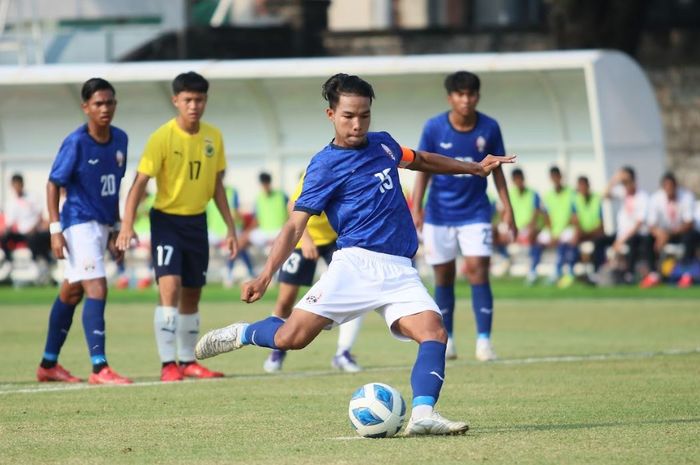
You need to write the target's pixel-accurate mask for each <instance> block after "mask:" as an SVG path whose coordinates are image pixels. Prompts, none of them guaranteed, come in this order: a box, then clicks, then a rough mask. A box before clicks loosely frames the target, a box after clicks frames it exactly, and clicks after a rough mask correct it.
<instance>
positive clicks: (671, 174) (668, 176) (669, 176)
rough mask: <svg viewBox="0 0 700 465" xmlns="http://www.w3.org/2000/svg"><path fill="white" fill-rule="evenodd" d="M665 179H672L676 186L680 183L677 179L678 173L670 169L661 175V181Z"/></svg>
mask: <svg viewBox="0 0 700 465" xmlns="http://www.w3.org/2000/svg"><path fill="white" fill-rule="evenodd" d="M664 181H671V182H672V183H673V185H674V186H677V185H678V181H677V180H676V175H675V174H673V173H672V172H670V171H666V172H665V173H664V175H663V176H661V182H664Z"/></svg>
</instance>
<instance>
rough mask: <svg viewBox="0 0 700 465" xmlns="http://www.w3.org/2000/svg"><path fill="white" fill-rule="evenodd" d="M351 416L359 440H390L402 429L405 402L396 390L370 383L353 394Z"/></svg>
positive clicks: (349, 411) (349, 410) (349, 409)
mask: <svg viewBox="0 0 700 465" xmlns="http://www.w3.org/2000/svg"><path fill="white" fill-rule="evenodd" d="M348 414H349V415H350V422H351V423H352V426H353V427H354V428H355V431H357V434H359V435H360V436H363V437H365V438H390V437H391V436H393V435H395V434H396V433H398V432H399V430H401V427H402V426H403V420H404V417H405V416H406V402H404V400H403V397H401V393H400V392H399V391H397V390H396V389H394V388H393V387H391V386H389V385H387V384H383V383H369V384H365V385H364V386H362V387H361V388H359V389H358V390H357V391H355V392H354V393H353V395H352V398H351V399H350V406H349V408H348Z"/></svg>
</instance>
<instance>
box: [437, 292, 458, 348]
mask: <svg viewBox="0 0 700 465" xmlns="http://www.w3.org/2000/svg"><path fill="white" fill-rule="evenodd" d="M435 303H436V304H437V306H438V308H439V309H440V312H441V313H442V322H443V324H444V325H445V329H446V330H447V334H448V335H449V336H450V337H452V330H453V328H454V312H455V286H454V284H453V285H451V286H435Z"/></svg>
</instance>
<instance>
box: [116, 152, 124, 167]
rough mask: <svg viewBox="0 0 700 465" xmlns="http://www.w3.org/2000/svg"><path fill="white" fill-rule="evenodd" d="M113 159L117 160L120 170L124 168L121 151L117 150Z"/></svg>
mask: <svg viewBox="0 0 700 465" xmlns="http://www.w3.org/2000/svg"><path fill="white" fill-rule="evenodd" d="M115 158H116V159H117V166H118V167H119V168H121V167H122V166H124V158H125V157H124V153H122V151H121V150H117V154H116V155H115Z"/></svg>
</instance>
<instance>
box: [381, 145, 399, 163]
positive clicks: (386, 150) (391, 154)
mask: <svg viewBox="0 0 700 465" xmlns="http://www.w3.org/2000/svg"><path fill="white" fill-rule="evenodd" d="M379 145H381V146H382V148H383V149H384V151H385V152H386V154H387V155H388V156H389V158H391V159H392V160H394V161H396V157H394V152H392V151H391V149H390V148H389V147H387V146H386V145H384V144H379Z"/></svg>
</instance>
